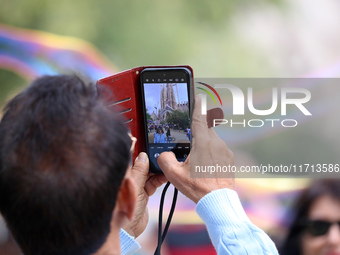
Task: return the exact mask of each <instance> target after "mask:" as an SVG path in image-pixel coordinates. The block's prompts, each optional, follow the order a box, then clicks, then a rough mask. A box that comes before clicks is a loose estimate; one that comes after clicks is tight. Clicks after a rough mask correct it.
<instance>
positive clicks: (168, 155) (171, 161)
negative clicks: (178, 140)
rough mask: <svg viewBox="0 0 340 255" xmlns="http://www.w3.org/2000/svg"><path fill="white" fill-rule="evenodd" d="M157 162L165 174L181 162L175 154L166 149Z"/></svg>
mask: <svg viewBox="0 0 340 255" xmlns="http://www.w3.org/2000/svg"><path fill="white" fill-rule="evenodd" d="M157 163H158V165H159V167H160V168H161V169H162V171H163V172H164V173H165V174H167V173H168V172H169V171H171V169H176V168H177V165H178V164H179V162H178V160H177V159H176V156H175V154H174V153H173V152H171V151H166V152H163V153H162V154H161V155H159V157H158V158H157Z"/></svg>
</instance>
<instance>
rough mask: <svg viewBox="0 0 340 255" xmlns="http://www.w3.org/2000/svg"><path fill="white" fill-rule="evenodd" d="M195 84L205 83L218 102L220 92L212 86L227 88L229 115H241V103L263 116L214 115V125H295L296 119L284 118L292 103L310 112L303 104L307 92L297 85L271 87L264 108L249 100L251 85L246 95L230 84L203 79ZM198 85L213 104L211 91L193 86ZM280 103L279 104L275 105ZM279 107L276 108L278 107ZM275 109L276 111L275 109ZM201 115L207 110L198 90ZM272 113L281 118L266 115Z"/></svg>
mask: <svg viewBox="0 0 340 255" xmlns="http://www.w3.org/2000/svg"><path fill="white" fill-rule="evenodd" d="M198 83H199V84H201V85H203V86H205V87H206V88H208V89H210V90H211V91H212V92H213V93H214V94H215V95H216V96H217V98H218V99H219V101H220V104H221V106H223V104H222V100H221V97H220V95H219V94H218V92H217V90H216V89H219V90H220V91H221V90H222V89H223V90H228V91H229V92H230V93H231V96H232V101H233V103H232V104H233V106H232V107H233V109H232V114H233V116H242V115H245V109H246V108H245V106H247V109H248V110H249V112H250V113H252V114H254V115H256V116H267V117H266V118H263V117H262V118H255V119H254V118H253V119H248V120H247V119H243V120H241V121H239V120H237V121H235V120H233V119H214V120H213V126H214V127H215V126H217V125H229V126H230V127H235V126H236V127H262V126H264V125H271V127H275V125H277V124H279V125H281V126H282V127H295V126H297V125H298V122H297V120H296V119H286V118H284V117H285V116H286V115H287V106H288V105H292V106H293V107H296V108H297V109H298V110H299V111H300V112H302V114H304V115H306V116H311V115H312V114H311V113H310V111H309V110H308V109H307V108H306V107H305V104H306V103H307V102H309V100H310V99H311V93H310V91H309V90H308V89H305V88H298V87H281V88H277V87H274V88H272V93H271V106H270V107H269V108H267V109H257V108H256V107H255V106H254V100H253V88H251V87H248V88H247V93H246V95H245V94H244V93H243V91H242V90H241V89H240V88H239V87H237V86H235V85H232V84H215V85H214V86H211V85H208V84H206V83H203V82H198ZM197 88H198V89H200V90H202V91H204V92H206V93H207V94H208V95H209V96H210V97H211V98H212V99H213V101H214V103H215V105H217V102H216V99H215V97H214V95H213V94H212V93H211V92H210V91H209V90H207V89H206V88H201V87H197ZM279 106H280V107H279ZM278 108H279V110H278ZM278 111H279V114H278V113H277V112H278ZM201 112H202V115H206V114H207V95H206V94H202V108H201ZM274 113H276V116H277V115H279V116H281V118H268V116H269V115H271V114H274Z"/></svg>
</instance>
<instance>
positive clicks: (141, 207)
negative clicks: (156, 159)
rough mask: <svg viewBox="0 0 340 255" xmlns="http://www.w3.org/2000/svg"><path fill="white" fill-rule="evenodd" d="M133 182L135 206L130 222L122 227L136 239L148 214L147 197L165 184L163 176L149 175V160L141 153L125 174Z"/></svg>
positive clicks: (145, 224)
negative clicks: (135, 194)
mask: <svg viewBox="0 0 340 255" xmlns="http://www.w3.org/2000/svg"><path fill="white" fill-rule="evenodd" d="M127 174H129V175H130V177H131V179H132V180H133V181H134V183H135V185H136V190H137V204H136V209H135V212H134V215H133V218H132V220H131V221H130V222H129V223H128V224H127V225H125V226H124V227H123V229H124V230H125V231H126V232H127V233H129V234H130V235H131V236H134V237H137V236H139V235H140V234H141V233H143V231H144V230H145V228H146V226H147V224H148V221H149V213H148V208H147V207H146V206H147V204H148V201H149V197H150V196H151V195H153V194H154V193H155V191H156V189H157V188H158V187H159V186H161V185H162V184H163V183H165V182H167V179H166V177H165V176H164V175H159V174H152V173H149V159H148V156H147V155H146V153H144V152H141V153H140V154H139V155H138V157H137V158H136V160H135V164H134V166H133V167H132V168H131V169H130V170H129V172H128V173H127Z"/></svg>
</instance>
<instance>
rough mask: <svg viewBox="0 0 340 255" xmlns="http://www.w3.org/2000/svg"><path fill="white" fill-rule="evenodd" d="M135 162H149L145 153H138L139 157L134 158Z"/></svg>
mask: <svg viewBox="0 0 340 255" xmlns="http://www.w3.org/2000/svg"><path fill="white" fill-rule="evenodd" d="M136 160H138V161H142V162H148V161H149V159H148V155H146V153H145V152H141V153H139V155H138V157H137V158H136Z"/></svg>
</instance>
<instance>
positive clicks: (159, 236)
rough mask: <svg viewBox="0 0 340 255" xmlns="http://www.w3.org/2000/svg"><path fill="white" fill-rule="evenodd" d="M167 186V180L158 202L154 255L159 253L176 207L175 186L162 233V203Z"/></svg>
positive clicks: (176, 193)
mask: <svg viewBox="0 0 340 255" xmlns="http://www.w3.org/2000/svg"><path fill="white" fill-rule="evenodd" d="M169 186H170V182H167V184H166V185H165V187H164V189H163V192H162V196H161V202H160V205H159V217H158V244H157V248H156V250H155V253H154V255H160V254H161V246H162V243H163V241H164V239H165V236H166V234H167V232H168V229H169V226H170V222H171V219H172V216H173V214H174V211H175V207H176V202H177V195H178V190H177V189H176V188H175V191H174V197H173V199H172V204H171V209H170V213H169V216H168V220H167V221H166V224H165V227H164V231H163V234H162V221H163V205H164V199H165V194H166V191H167V190H168V188H169Z"/></svg>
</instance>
